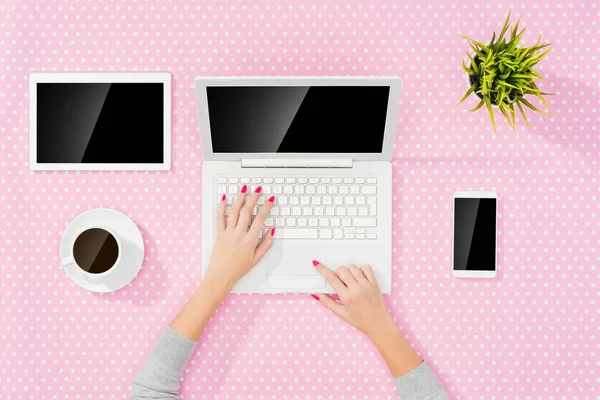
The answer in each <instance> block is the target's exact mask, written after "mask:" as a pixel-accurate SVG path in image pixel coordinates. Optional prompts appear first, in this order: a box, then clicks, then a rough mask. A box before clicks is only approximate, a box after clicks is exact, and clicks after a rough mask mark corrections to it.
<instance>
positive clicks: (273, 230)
mask: <svg viewBox="0 0 600 400" xmlns="http://www.w3.org/2000/svg"><path fill="white" fill-rule="evenodd" d="M271 236H275V228H271Z"/></svg>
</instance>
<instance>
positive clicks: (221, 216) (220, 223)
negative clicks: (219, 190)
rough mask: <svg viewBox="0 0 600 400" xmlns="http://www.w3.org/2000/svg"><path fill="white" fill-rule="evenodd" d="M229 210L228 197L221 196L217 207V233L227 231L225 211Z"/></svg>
mask: <svg viewBox="0 0 600 400" xmlns="http://www.w3.org/2000/svg"><path fill="white" fill-rule="evenodd" d="M226 208H227V195H226V194H224V195H223V196H221V200H220V201H219V205H218V206H217V233H220V232H223V231H224V230H225V209H226Z"/></svg>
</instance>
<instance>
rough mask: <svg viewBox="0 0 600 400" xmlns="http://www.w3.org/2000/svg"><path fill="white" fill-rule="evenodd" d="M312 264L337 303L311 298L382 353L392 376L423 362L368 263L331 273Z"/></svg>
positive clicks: (314, 262) (352, 265)
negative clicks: (329, 288) (330, 289)
mask: <svg viewBox="0 0 600 400" xmlns="http://www.w3.org/2000/svg"><path fill="white" fill-rule="evenodd" d="M313 264H314V266H315V268H317V270H318V271H319V272H320V273H321V275H323V276H324V277H325V279H326V280H327V282H329V285H331V287H332V288H333V289H334V290H335V291H336V292H337V294H338V296H339V297H340V302H337V301H335V300H333V299H332V298H331V297H329V296H327V295H326V294H320V295H313V297H314V298H315V299H317V300H319V301H320V302H321V304H323V305H324V306H325V307H327V308H328V309H330V310H331V311H333V312H334V313H335V314H336V315H338V316H339V317H340V318H341V319H343V320H344V321H346V322H348V323H349V324H350V325H352V326H354V327H355V328H356V329H358V330H360V331H362V332H363V333H364V334H366V335H367V336H368V337H369V338H370V339H371V341H372V342H373V344H375V346H376V347H377V349H379V352H380V353H381V355H383V358H384V359H385V362H386V363H387V365H388V367H389V368H390V371H391V372H392V376H393V377H394V378H397V377H400V376H402V375H405V374H406V373H408V372H410V371H412V370H413V369H414V368H416V367H417V366H419V364H421V363H422V360H421V358H420V357H419V356H418V355H417V353H415V351H414V350H413V349H412V347H411V346H410V344H409V343H408V342H407V341H406V339H405V338H404V335H403V334H402V332H401V331H400V329H399V328H398V327H397V326H396V323H395V322H394V319H393V317H392V314H390V312H389V310H388V307H387V305H386V303H385V300H384V299H383V295H382V294H381V291H380V290H379V286H378V285H377V281H376V280H375V275H374V274H373V270H372V269H371V267H370V266H366V267H360V268H359V267H357V266H356V265H354V264H350V266H348V267H345V266H342V267H340V268H338V270H337V271H336V272H333V271H331V270H330V269H329V268H327V267H326V266H325V265H323V264H321V263H319V262H318V261H313Z"/></svg>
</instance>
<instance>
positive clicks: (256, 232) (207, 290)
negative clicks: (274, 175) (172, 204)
mask: <svg viewBox="0 0 600 400" xmlns="http://www.w3.org/2000/svg"><path fill="white" fill-rule="evenodd" d="M247 191H248V186H246V185H244V186H242V190H241V191H240V193H238V195H237V197H236V198H235V200H234V202H233V206H232V207H231V213H230V215H229V218H228V219H227V221H225V207H227V197H226V195H223V197H221V201H220V202H219V211H218V213H217V240H216V241H215V246H214V248H213V252H212V255H211V257H210V263H209V265H208V269H207V270H206V273H205V274H204V277H203V278H202V283H200V286H199V287H198V288H197V289H196V291H195V292H194V294H193V295H192V297H191V298H190V299H189V300H188V302H187V303H185V305H184V306H183V308H182V309H181V311H179V314H177V316H176V317H175V319H173V321H172V322H171V328H173V329H174V330H176V331H177V332H179V333H181V334H182V335H183V336H185V337H187V338H189V339H191V340H194V341H197V340H198V339H199V338H200V335H201V334H202V332H203V331H204V328H205V327H206V324H208V321H209V320H210V317H211V316H212V314H213V313H214V312H215V310H216V309H217V307H218V306H219V304H221V301H223V299H224V298H225V296H227V294H228V293H229V291H230V290H231V288H232V287H233V285H235V283H236V282H237V281H238V280H239V279H240V278H241V277H242V276H244V275H246V273H247V272H248V271H250V270H251V269H252V267H254V266H255V265H256V264H257V263H258V262H259V261H260V259H261V258H262V257H263V256H264V255H265V253H266V252H267V251H268V250H269V249H270V248H271V245H272V244H273V235H274V234H275V228H272V229H271V230H270V231H269V232H268V233H267V234H266V235H265V237H264V239H263V240H262V241H261V242H260V243H259V236H260V231H261V230H262V229H263V226H264V224H265V220H266V219H267V216H268V215H269V211H270V210H271V207H273V202H274V201H275V196H271V197H269V199H268V200H267V201H266V202H265V204H264V205H263V206H262V207H261V209H260V212H259V213H258V215H257V216H256V217H255V218H254V222H252V226H250V221H251V218H252V209H253V208H254V206H256V203H257V202H258V198H259V197H260V192H261V187H260V186H259V187H257V188H256V190H255V191H254V193H253V194H252V195H251V196H250V197H249V198H246V192H247ZM244 200H246V201H245V203H244ZM249 226H250V227H249Z"/></svg>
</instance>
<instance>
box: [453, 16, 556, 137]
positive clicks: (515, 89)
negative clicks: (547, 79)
mask: <svg viewBox="0 0 600 400" xmlns="http://www.w3.org/2000/svg"><path fill="white" fill-rule="evenodd" d="M519 22H520V20H519V21H517V23H516V24H515V25H514V27H513V28H512V29H510V38H509V40H508V41H507V40H506V39H505V38H504V36H505V34H506V33H507V32H508V31H509V28H510V25H511V22H510V12H509V13H508V16H507V17H506V21H505V22H504V26H503V27H502V31H500V34H499V35H498V39H496V32H494V34H493V35H492V40H491V41H490V42H489V44H488V45H485V44H483V43H482V42H480V41H477V40H475V39H471V38H469V37H467V36H463V35H459V36H460V37H462V38H463V39H465V40H466V41H467V42H468V43H469V46H470V47H471V49H472V50H473V52H474V53H475V57H472V56H471V54H469V53H467V56H468V57H469V60H470V61H471V65H470V66H469V67H467V66H466V65H465V62H464V60H463V64H462V66H463V69H464V70H465V71H466V72H467V74H469V76H470V78H469V82H470V83H471V87H470V88H469V90H468V91H467V93H465V95H464V96H463V97H462V99H460V101H459V102H458V104H460V103H462V102H463V101H464V100H465V99H466V98H467V97H469V95H470V94H471V93H473V92H475V93H476V94H477V95H478V96H479V97H480V98H481V101H480V102H479V104H477V106H476V107H475V108H473V109H472V110H469V111H477V110H479V109H480V108H481V107H483V105H484V104H485V106H486V108H487V110H488V113H489V114H490V118H491V119H492V125H493V126H494V131H496V122H495V120H494V112H493V110H492V104H495V105H497V106H498V109H499V110H500V112H501V113H502V115H504V118H505V119H506V121H507V122H508V124H509V125H510V127H511V128H512V129H515V104H516V105H517V107H518V108H519V111H520V112H521V115H522V116H523V119H524V120H525V124H526V125H527V126H528V127H529V122H528V120H527V116H526V115H525V111H524V109H523V105H525V106H526V107H528V108H530V109H531V110H533V111H535V112H539V113H542V114H548V113H547V112H545V111H542V110H540V109H538V108H537V107H535V106H534V105H533V104H531V103H530V102H529V101H528V100H527V99H525V96H526V95H534V96H536V97H537V98H538V99H540V101H541V102H542V104H543V105H544V106H546V107H548V102H547V101H546V100H545V99H544V95H549V93H544V92H541V91H540V90H539V89H538V87H537V86H536V84H535V82H534V80H535V79H542V80H543V78H542V76H541V75H540V74H538V73H537V72H536V71H535V70H534V68H533V67H534V66H535V65H536V64H537V63H539V62H540V61H541V60H542V59H543V58H544V57H545V56H546V55H547V54H548V53H549V52H550V50H552V49H550V48H549V49H546V50H544V49H545V48H546V47H548V46H550V43H544V44H540V40H541V36H540V37H539V38H538V40H537V43H536V44H535V45H533V46H530V47H525V46H522V45H521V46H520V45H519V42H520V41H521V38H522V37H523V34H524V33H525V29H526V28H523V29H522V30H521V31H520V32H519V30H518V29H519ZM542 50H544V51H543V52H542Z"/></svg>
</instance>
